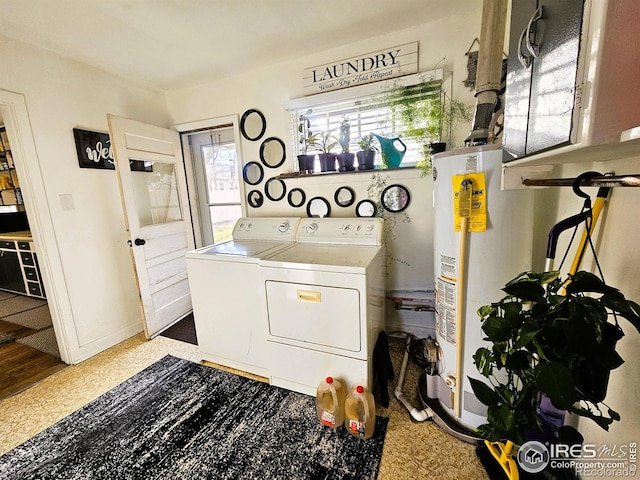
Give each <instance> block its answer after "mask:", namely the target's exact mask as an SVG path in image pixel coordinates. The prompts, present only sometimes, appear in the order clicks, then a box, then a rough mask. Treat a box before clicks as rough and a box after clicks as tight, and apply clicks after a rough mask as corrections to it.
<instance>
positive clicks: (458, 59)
mask: <svg viewBox="0 0 640 480" xmlns="http://www.w3.org/2000/svg"><path fill="white" fill-rule="evenodd" d="M465 3H466V5H465V8H461V7H460V8H457V10H458V12H457V13H456V14H454V15H452V16H451V17H449V18H448V19H444V20H443V19H440V20H439V21H438V22H429V23H426V24H424V25H421V26H420V27H415V28H408V29H406V30H401V31H395V32H389V33H385V34H376V32H372V36H371V37H370V38H369V39H367V40H366V41H361V42H358V43H353V44H349V45H344V46H343V47H341V48H338V49H333V50H328V51H324V52H322V53H318V54H316V55H310V56H306V57H304V58H300V59H298V60H295V61H290V62H286V63H280V64H275V65H271V66H270V67H267V68H262V69H259V70H253V71H250V72H247V73H246V74H243V75H238V76H235V77H232V78H227V79H224V80H221V81H218V82H214V83H210V84H206V85H202V86H199V87H195V88H189V89H182V90H174V91H169V92H167V104H168V108H169V112H170V114H171V116H172V119H173V122H174V123H176V124H179V123H184V122H190V121H196V120H201V119H206V118H211V117H218V116H222V115H229V114H239V115H241V114H242V113H243V112H244V111H246V110H247V109H249V108H257V109H258V110H260V111H261V112H262V113H263V114H264V115H265V117H266V120H267V130H266V133H265V136H264V137H263V138H267V137H270V136H276V137H279V138H281V139H283V140H284V142H285V144H286V155H287V161H286V162H285V164H284V165H283V166H282V167H281V168H279V169H277V170H271V171H267V172H265V180H266V179H268V178H269V177H272V176H275V175H277V174H278V173H282V172H288V171H293V170H294V168H293V162H294V161H295V157H294V151H293V142H292V140H291V126H290V123H289V117H288V114H287V113H286V112H285V110H284V108H283V104H284V103H285V102H286V101H287V100H290V99H292V98H297V97H300V96H302V95H303V83H302V73H303V70H304V69H305V68H309V67H313V66H315V65H321V64H325V63H329V62H332V61H336V60H341V59H345V58H349V57H352V56H356V55H360V54H365V53H368V52H372V51H376V50H378V49H384V48H387V47H392V46H395V45H402V44H405V43H409V42H414V41H418V42H419V70H420V71H427V70H432V69H434V68H439V67H442V68H444V69H445V73H446V74H448V76H449V78H450V77H451V74H452V75H453V79H452V85H453V95H452V96H453V98H455V99H457V100H461V101H464V102H467V103H468V104H469V105H474V103H475V99H474V97H473V94H472V92H471V91H470V90H468V89H467V88H465V87H464V85H463V84H462V81H463V80H464V79H466V78H467V57H466V56H465V52H466V51H467V50H468V48H469V46H470V45H471V43H472V42H473V40H474V38H476V37H477V36H479V31H480V20H481V11H482V2H477V1H475V0H467V1H466V2H465ZM425 8H427V7H425ZM365 28H366V27H365ZM310 41H312V39H310ZM470 130H471V125H462V126H461V127H460V128H459V131H458V132H457V133H456V135H455V136H454V139H455V143H457V144H462V143H463V141H464V138H465V137H466V135H467V134H468V133H469V131H470ZM259 147H260V142H250V141H247V140H245V139H244V138H243V139H242V153H243V162H244V163H247V162H249V161H259V157H258V153H259ZM267 170H269V169H267ZM389 176H390V177H389V179H388V180H387V182H388V183H389V184H391V183H395V182H396V181H397V182H398V183H402V184H405V185H407V186H408V187H409V189H410V191H411V195H412V204H411V206H410V208H409V210H408V211H407V213H408V215H409V217H410V219H411V223H406V222H404V221H403V220H404V217H402V216H401V215H399V214H397V215H395V217H394V218H395V219H397V222H396V225H395V227H394V228H393V230H392V231H391V232H390V235H389V239H390V240H389V243H388V246H389V250H390V251H389V256H390V258H389V261H388V262H387V269H388V277H387V290H404V289H411V290H432V289H433V253H432V234H431V232H432V229H433V221H432V213H431V210H432V198H431V179H430V178H421V177H420V172H417V171H415V170H412V171H404V172H402V171H400V172H394V171H391V172H389ZM370 183H371V174H370V173H357V174H345V175H328V176H323V177H320V176H314V177H312V178H302V179H287V180H286V184H287V188H288V189H290V188H293V187H296V186H299V187H300V188H302V189H303V190H305V192H306V194H307V200H308V199H309V198H311V197H312V196H316V195H322V196H324V197H326V198H327V199H328V200H329V201H330V202H331V204H332V213H331V215H332V216H343V217H344V216H355V210H354V207H355V205H354V206H352V207H350V208H345V209H342V208H340V207H337V206H336V205H335V203H334V201H333V194H334V192H335V189H336V188H337V187H339V186H341V185H350V186H351V187H352V188H354V190H355V191H356V203H357V202H358V201H359V200H362V199H364V198H368V194H367V187H368V185H369V184H370ZM263 187H264V181H263V183H262V184H261V185H259V186H258V189H259V190H262V189H263ZM248 190H249V188H248V189H247V191H248ZM292 213H294V214H299V215H300V216H306V213H305V210H304V208H299V209H292V208H291V207H289V205H288V204H287V203H286V198H285V199H284V200H282V201H280V202H270V201H269V200H268V199H266V198H265V204H264V206H263V207H261V208H260V209H251V208H249V215H260V216H265V215H285V214H287V215H291V214H292ZM388 223H389V222H388ZM394 237H395V239H394ZM400 239H403V240H404V241H401V240H400ZM407 239H410V240H409V241H406V240H407ZM391 314H392V315H393V312H391ZM422 321H428V322H433V318H432V317H429V318H427V315H424V316H423V318H422Z"/></svg>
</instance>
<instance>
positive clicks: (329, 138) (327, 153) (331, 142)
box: [310, 132, 338, 172]
mask: <svg viewBox="0 0 640 480" xmlns="http://www.w3.org/2000/svg"><path fill="white" fill-rule="evenodd" d="M310 145H314V146H317V147H319V149H320V151H321V152H322V153H320V154H318V159H319V160H320V171H321V172H333V171H335V169H336V154H335V153H333V152H332V151H331V150H333V149H334V148H336V146H337V145H338V141H337V140H336V138H335V137H334V136H333V135H331V132H321V133H319V134H318V136H317V137H314V138H313V139H312V140H311V142H310Z"/></svg>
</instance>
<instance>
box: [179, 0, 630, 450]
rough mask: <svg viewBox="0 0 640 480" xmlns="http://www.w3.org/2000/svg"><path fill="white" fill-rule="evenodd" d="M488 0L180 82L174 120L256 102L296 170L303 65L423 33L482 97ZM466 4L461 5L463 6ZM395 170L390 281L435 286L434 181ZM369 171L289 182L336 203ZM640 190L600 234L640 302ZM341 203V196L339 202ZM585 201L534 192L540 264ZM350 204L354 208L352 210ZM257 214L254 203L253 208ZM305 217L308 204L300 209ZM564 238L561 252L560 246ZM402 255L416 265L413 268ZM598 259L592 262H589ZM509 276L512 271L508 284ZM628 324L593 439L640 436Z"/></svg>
mask: <svg viewBox="0 0 640 480" xmlns="http://www.w3.org/2000/svg"><path fill="white" fill-rule="evenodd" d="M481 3H482V2H476V1H468V2H467V5H466V8H465V9H464V10H465V11H464V12H461V13H459V14H458V15H455V16H452V17H450V18H449V19H447V20H445V21H440V22H437V23H433V24H425V25H423V26H421V27H419V28H411V29H407V30H402V31H397V32H390V33H387V34H384V35H376V36H372V37H371V38H370V39H368V40H367V41H366V42H359V43H354V44H351V45H345V46H343V47H342V48H340V49H335V50H330V51H326V52H323V53H320V54H317V55H313V56H309V57H305V58H302V59H300V60H298V61H292V62H287V63H283V64H278V65H272V66H271V67H269V68H264V69H261V70H257V71H251V72H248V73H246V74H244V75H239V76H236V77H233V78H228V79H225V80H223V81H219V82H216V83H212V84H208V85H203V86H200V87H197V88H192V89H185V90H176V91H171V92H168V93H167V101H168V107H169V111H170V114H171V116H172V119H173V121H174V123H182V122H187V121H192V120H198V119H203V118H208V117H214V116H220V115H226V114H231V113H237V114H241V113H242V112H244V111H245V110H247V109H248V108H257V109H259V110H261V111H262V112H263V113H264V114H265V116H266V118H267V123H268V127H267V133H266V135H267V136H272V135H273V136H278V137H281V138H283V139H284V140H285V143H286V144H287V156H288V161H287V162H286V163H285V165H284V166H283V167H282V169H281V170H279V171H273V172H267V176H272V175H275V174H277V173H280V171H287V170H292V165H291V162H292V157H293V152H292V149H291V141H290V131H289V124H288V118H287V116H286V114H285V112H284V110H283V107H282V105H283V103H284V102H285V101H286V100H288V99H291V98H296V97H299V96H301V95H302V80H301V76H302V71H303V69H304V68H307V67H311V66H314V65H319V64H323V63H328V62H330V61H333V60H339V59H343V58H348V57H350V56H352V55H358V54H361V53H366V52H369V51H374V50H376V49H379V48H384V47H388V46H393V45H400V44H403V43H407V42H411V41H416V40H417V41H419V43H420V45H419V65H420V70H423V71H424V70H429V69H432V68H435V67H438V66H442V64H441V63H439V62H440V61H441V59H442V58H443V57H446V58H447V66H446V68H447V69H448V70H450V71H451V70H452V71H453V82H452V83H453V87H454V91H453V96H454V98H456V99H459V100H463V101H466V102H468V103H470V104H473V103H474V99H473V98H472V95H471V94H470V93H469V91H468V90H466V89H465V88H464V87H463V86H462V83H461V82H462V80H464V79H465V78H466V76H467V70H466V57H465V55H464V53H465V52H466V51H467V49H468V47H469V45H470V44H471V41H472V40H473V39H474V38H475V37H476V36H479V30H480V18H481V8H482V6H481ZM461 10H462V9H461ZM467 133H468V129H467V131H465V128H464V127H462V128H460V129H459V131H458V132H457V136H456V143H457V144H460V143H461V142H462V141H463V139H464V137H465V135H466V134H467ZM258 148H259V143H255V142H248V141H246V140H244V139H243V143H242V150H243V154H244V162H245V163H246V162H248V161H252V160H258ZM591 168H595V169H601V170H607V171H609V170H611V169H614V170H616V173H635V174H638V173H640V160H639V159H637V158H635V159H628V160H624V161H617V162H613V163H611V164H608V165H606V166H601V165H595V166H594V165H578V166H568V167H566V171H565V172H561V173H562V174H566V175H567V176H569V175H575V174H578V173H580V172H582V171H584V170H588V169H591ZM390 175H392V176H393V178H394V179H396V176H397V177H398V178H397V180H398V182H399V183H405V184H407V185H408V186H410V189H411V191H412V193H416V192H420V193H417V194H416V195H414V199H413V203H412V206H411V208H410V210H409V214H410V216H411V217H412V222H411V224H404V223H399V224H398V225H397V226H396V228H395V229H394V233H395V234H396V236H397V237H398V238H399V239H401V241H397V242H392V243H393V250H395V251H396V252H397V255H395V257H396V258H397V259H399V260H400V261H391V263H390V269H389V273H390V274H389V277H388V279H387V289H396V288H422V289H425V288H426V289H429V288H432V276H433V265H432V261H433V259H432V256H433V254H432V241H431V231H432V229H433V224H432V218H431V213H430V209H431V198H430V191H431V180H430V179H423V178H419V175H414V177H412V178H409V176H410V174H409V173H408V172H405V173H404V174H401V173H394V172H391V173H390ZM369 179H370V175H368V174H357V175H342V176H327V177H312V178H304V179H297V180H287V186H288V188H292V187H294V186H300V187H301V188H303V189H304V190H306V191H307V193H309V192H310V191H313V192H314V193H313V194H322V195H324V196H326V197H327V198H329V199H330V200H331V201H332V192H333V191H335V188H337V187H338V186H340V185H342V184H347V183H348V184H350V185H351V186H352V187H354V188H355V190H356V196H357V198H358V199H361V198H365V197H366V196H367V194H366V187H367V185H368V183H369ZM639 194H640V192H639V191H638V190H637V189H624V188H622V189H617V190H616V191H615V192H614V195H613V197H612V199H611V203H610V205H609V208H608V212H607V213H606V214H605V216H604V218H603V219H602V224H601V226H600V228H601V232H602V234H601V238H600V239H599V248H600V251H599V256H600V259H601V262H602V264H603V268H604V270H605V275H606V279H607V281H608V282H609V283H611V284H612V285H614V286H616V287H618V288H620V289H621V290H622V291H623V293H625V294H626V295H627V297H628V298H631V299H633V300H635V301H640V282H638V281H637V280H636V278H637V275H636V270H637V265H639V264H640V250H639V249H638V248H637V243H638V239H639V238H640V235H639V233H640V224H639V223H638V222H637V221H635V220H634V219H635V218H636V217H637V215H638V209H637V207H636V205H637V203H638V195H639ZM332 205H333V203H332ZM580 205H581V203H580V202H579V201H578V200H576V199H575V198H574V196H573V194H572V193H571V191H570V189H560V188H558V189H545V190H541V191H539V192H537V193H536V215H537V217H536V218H537V221H536V238H535V242H534V245H535V247H534V252H533V254H534V257H533V258H534V259H535V261H536V262H537V265H534V266H535V267H536V268H537V269H542V268H543V267H544V257H545V249H546V242H547V234H548V231H549V228H551V226H552V225H553V224H554V223H556V222H557V221H559V220H560V219H562V218H565V217H566V216H569V215H571V214H573V213H576V212H577V211H578V209H579V208H580ZM349 212H350V210H349ZM256 213H257V212H252V211H250V214H251V215H255V214H256ZM285 213H287V214H290V210H289V208H288V205H286V204H284V203H282V202H278V203H276V204H273V203H272V202H269V200H267V199H265V206H264V207H262V209H261V211H260V212H259V214H260V215H263V214H285ZM300 214H301V215H304V212H302V211H301V212H300ZM334 214H335V216H344V214H345V211H343V210H341V209H339V208H338V207H333V211H332V215H334ZM563 241H566V240H565V239H562V240H561V242H560V246H559V249H558V252H559V254H560V252H562V248H563ZM404 261H406V262H407V263H409V264H410V266H407V265H406V264H404ZM590 266H591V265H589V263H588V262H587V263H586V264H585V265H584V267H585V268H589V267H590ZM507 280H509V279H505V282H506V281H507ZM623 327H625V332H626V337H625V338H624V339H623V340H622V341H621V342H620V350H621V354H622V356H623V358H625V360H626V363H625V364H624V365H623V366H622V367H620V368H619V369H618V370H616V371H614V372H613V374H612V377H611V385H610V387H609V397H608V399H607V402H608V403H609V404H610V405H611V407H612V408H614V409H615V410H618V411H619V412H620V413H621V415H622V421H621V422H618V423H616V424H614V425H613V426H612V427H611V432H610V433H606V432H604V431H602V430H600V429H599V427H597V426H595V425H593V426H592V425H591V424H589V423H588V422H586V421H583V422H582V425H581V430H582V431H583V432H584V433H585V435H586V437H587V441H593V442H596V443H600V444H602V443H608V444H614V443H616V442H617V443H622V442H629V441H637V432H638V431H640V415H639V414H640V403H638V402H637V401H636V400H635V399H637V398H638V394H639V393H640V392H639V390H640V386H639V385H640V383H639V382H638V381H637V378H639V376H640V375H639V373H640V372H639V370H640V367H638V363H640V353H639V352H640V348H639V347H640V335H639V334H638V333H637V332H635V331H634V330H633V329H632V328H630V327H628V326H625V325H623Z"/></svg>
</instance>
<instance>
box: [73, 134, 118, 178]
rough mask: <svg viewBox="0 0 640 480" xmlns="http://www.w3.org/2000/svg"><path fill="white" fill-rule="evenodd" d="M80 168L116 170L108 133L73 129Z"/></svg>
mask: <svg viewBox="0 0 640 480" xmlns="http://www.w3.org/2000/svg"><path fill="white" fill-rule="evenodd" d="M73 137H74V138H75V141H76V152H77V153H78V163H79V164H80V168H106V169H108V170H115V168H116V167H115V165H114V164H113V151H112V150H111V140H110V139H109V134H108V133H100V132H91V131H89V130H82V129H80V128H74V129H73Z"/></svg>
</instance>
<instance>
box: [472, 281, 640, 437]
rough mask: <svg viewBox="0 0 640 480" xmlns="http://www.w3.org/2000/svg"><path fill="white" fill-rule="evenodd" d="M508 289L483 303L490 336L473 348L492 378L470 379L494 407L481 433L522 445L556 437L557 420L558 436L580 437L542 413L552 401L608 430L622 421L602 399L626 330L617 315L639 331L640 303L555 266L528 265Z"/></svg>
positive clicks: (484, 325)
mask: <svg viewBox="0 0 640 480" xmlns="http://www.w3.org/2000/svg"><path fill="white" fill-rule="evenodd" d="M503 290H504V292H506V294H507V295H506V296H505V297H504V298H502V299H501V300H499V301H497V302H495V303H491V304H490V305H486V306H484V307H481V308H480V309H479V310H478V315H479V316H480V317H481V319H482V330H483V332H484V334H485V335H486V340H488V342H489V345H488V346H487V347H482V348H480V349H478V350H477V352H476V353H475V355H474V363H475V365H476V366H477V368H478V371H479V372H480V373H481V374H482V375H483V376H484V377H486V378H487V379H488V384H487V383H485V382H482V381H480V380H477V379H473V378H469V380H470V382H471V386H472V388H473V391H474V393H475V395H476V397H477V398H478V400H480V401H481V402H482V403H483V404H485V405H487V407H488V417H487V423H486V424H484V425H481V426H480V427H479V428H478V433H479V434H480V435H481V436H482V437H483V438H485V439H487V440H490V441H498V440H500V441H505V440H506V441H508V442H512V444H515V445H516V446H521V445H522V444H523V443H524V442H526V441H528V440H543V441H544V440H547V441H552V442H553V441H558V438H557V437H556V433H555V429H556V428H557V427H559V429H558V435H559V441H560V442H562V443H566V444H574V443H580V442H581V441H582V437H581V435H580V434H579V432H578V431H577V430H576V429H574V428H573V427H570V426H560V425H556V426H555V428H554V426H553V425H550V424H548V423H547V422H546V421H545V420H544V418H545V415H544V409H545V408H546V406H547V405H548V404H549V403H550V404H551V405H552V406H553V407H554V408H555V409H557V410H560V411H566V412H570V413H573V414H576V415H579V416H581V417H585V418H589V419H591V420H593V421H594V422H595V423H596V424H598V425H599V426H600V427H601V428H603V429H605V430H608V429H609V425H611V424H612V423H613V422H614V421H617V420H620V415H619V414H618V413H617V412H615V411H614V410H613V409H612V408H610V407H609V406H608V405H606V404H605V403H604V399H605V396H606V391H607V386H608V382H609V373H610V371H611V370H613V369H615V368H617V367H619V366H620V365H621V364H622V363H623V360H622V358H621V357H620V355H619V354H618V353H617V352H616V343H617V341H618V340H619V339H620V338H622V336H623V335H624V333H623V331H622V328H621V327H620V325H619V324H618V317H623V318H625V319H627V320H628V321H629V322H630V323H631V325H632V326H633V327H635V328H636V330H638V331H640V316H639V315H640V305H638V304H636V303H635V302H632V301H630V300H627V299H626V298H625V297H624V295H623V294H622V293H621V292H620V291H619V290H617V289H616V288H613V287H611V286H608V285H606V284H605V283H604V282H603V281H602V280H600V279H599V278H598V277H597V276H595V275H593V274H591V273H588V272H577V273H576V274H575V275H573V276H569V279H568V280H567V281H563V280H561V279H560V277H559V272H557V271H554V272H545V273H532V272H525V273H522V274H520V275H519V276H518V277H516V278H515V279H513V280H511V281H510V282H509V283H507V284H506V286H505V287H504V288H503ZM611 317H612V319H613V321H611ZM560 423H561V422H560ZM552 432H553V433H552Z"/></svg>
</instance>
